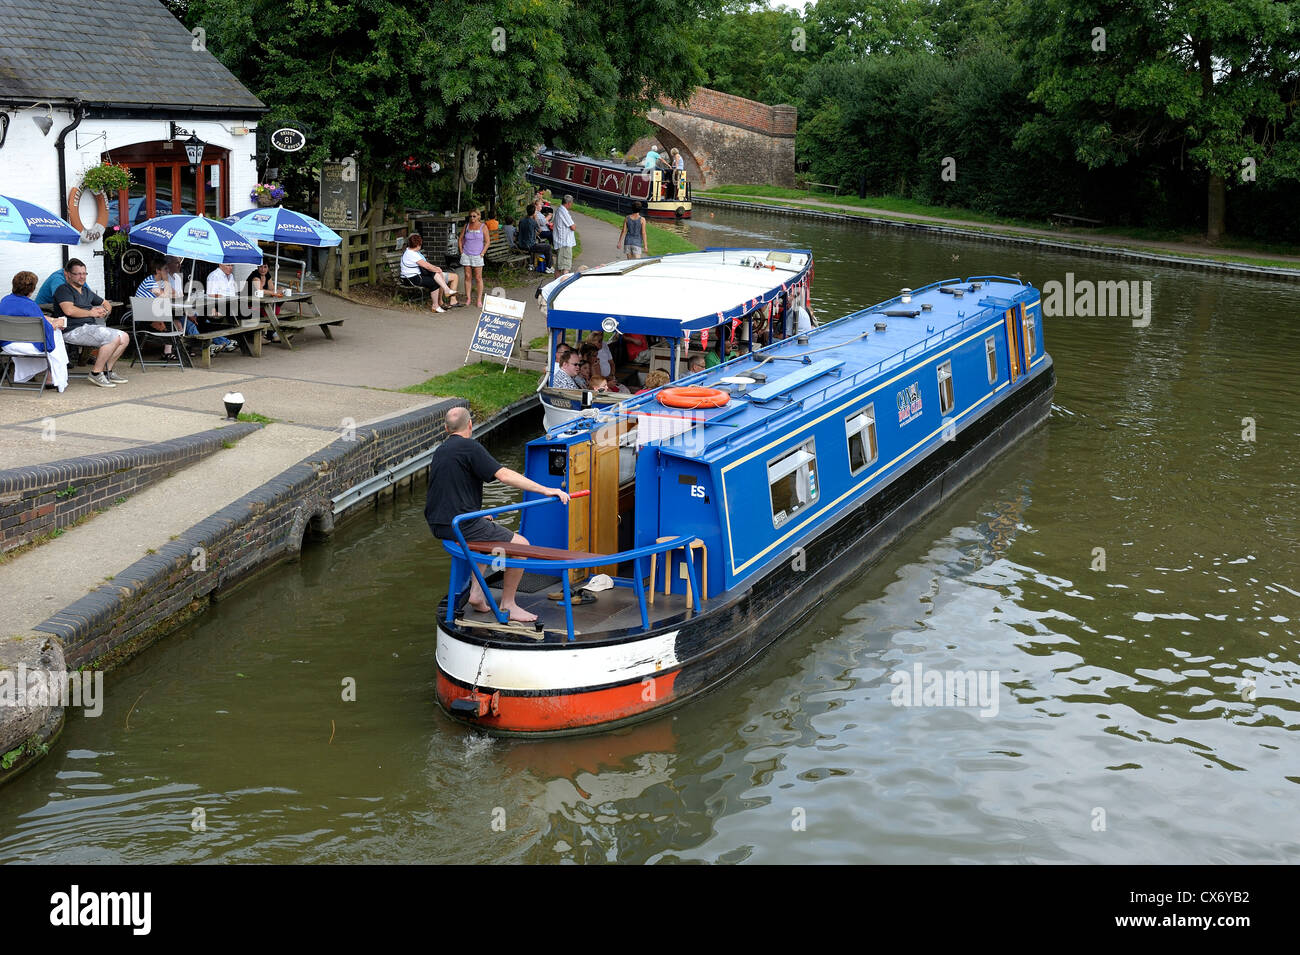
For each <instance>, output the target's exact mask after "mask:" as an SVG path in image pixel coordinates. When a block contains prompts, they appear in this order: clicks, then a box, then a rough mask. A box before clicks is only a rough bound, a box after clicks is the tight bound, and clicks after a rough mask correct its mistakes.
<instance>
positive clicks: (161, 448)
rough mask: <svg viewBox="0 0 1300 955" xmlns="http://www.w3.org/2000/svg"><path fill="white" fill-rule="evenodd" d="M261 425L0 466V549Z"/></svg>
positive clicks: (139, 487) (63, 523) (101, 505)
mask: <svg viewBox="0 0 1300 955" xmlns="http://www.w3.org/2000/svg"><path fill="white" fill-rule="evenodd" d="M259 427H260V426H259V425H256V424H250V423H248V422H241V423H237V424H231V425H229V426H227V427H223V428H213V429H212V430H210V431H201V432H199V433H198V434H189V435H185V436H184V437H180V438H175V439H173V440H171V441H160V442H158V443H156V444H148V445H143V446H141V447H138V448H131V449H129V450H125V451H105V452H103V453H101V454H89V455H86V456H85V457H80V458H69V459H68V460H66V461H55V462H53V463H51V464H32V465H28V466H26V467H20V468H6V469H4V470H0V553H4V552H5V551H10V550H13V549H14V548H15V547H21V546H22V545H23V544H26V543H29V542H30V541H33V540H35V539H36V538H38V537H42V536H44V535H46V534H49V533H51V532H52V531H54V530H55V529H57V528H61V527H69V526H71V525H73V524H75V523H77V522H78V521H80V520H82V519H83V518H85V517H89V516H90V515H91V514H92V513H94V512H95V511H99V510H104V509H105V508H108V507H110V506H112V504H113V502H114V501H116V500H118V499H119V498H123V497H129V496H130V495H132V494H134V493H136V492H137V491H143V490H144V489H145V488H147V487H149V486H150V485H151V484H155V483H157V482H158V481H160V480H163V479H165V478H167V477H170V476H171V475H172V474H173V473H175V472H176V471H178V470H180V469H181V468H183V467H187V466H189V465H191V464H193V463H194V462H196V461H198V460H199V459H200V458H203V457H206V456H207V455H209V454H211V453H212V452H214V451H217V450H219V449H220V448H221V447H222V446H223V443H225V442H229V441H235V440H238V439H239V438H242V437H243V436H244V435H246V434H251V433H252V432H254V431H256V430H257V429H258V428H259Z"/></svg>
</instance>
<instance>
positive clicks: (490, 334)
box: [465, 295, 524, 373]
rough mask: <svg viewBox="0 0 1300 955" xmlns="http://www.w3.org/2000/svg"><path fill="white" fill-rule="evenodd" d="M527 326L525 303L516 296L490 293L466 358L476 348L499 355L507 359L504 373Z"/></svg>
mask: <svg viewBox="0 0 1300 955" xmlns="http://www.w3.org/2000/svg"><path fill="white" fill-rule="evenodd" d="M523 327H524V303H523V302H516V301H515V300H514V299H509V298H502V297H500V296H497V295H488V296H486V297H485V298H484V299H483V311H482V313H481V314H480V315H479V317H478V324H477V325H476V326H475V327H474V336H473V337H472V338H471V339H470V342H469V351H467V352H465V361H469V356H470V355H471V354H473V353H474V352H478V354H480V355H487V356H488V357H489V358H496V359H499V360H501V361H502V362H504V363H505V368H502V369H501V371H502V373H504V372H505V370H506V368H509V367H510V358H511V356H512V355H513V354H514V350H515V345H516V344H517V343H518V341H519V333H520V332H521V331H522V330H523Z"/></svg>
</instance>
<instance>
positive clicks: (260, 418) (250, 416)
mask: <svg viewBox="0 0 1300 955" xmlns="http://www.w3.org/2000/svg"><path fill="white" fill-rule="evenodd" d="M236 420H239V421H252V422H255V423H256V424H273V423H274V422H275V419H274V418H268V417H267V416H266V415H263V414H258V413H257V412H256V411H241V412H239V417H238V418H237V419H236Z"/></svg>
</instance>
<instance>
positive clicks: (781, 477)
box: [767, 441, 818, 527]
mask: <svg viewBox="0 0 1300 955" xmlns="http://www.w3.org/2000/svg"><path fill="white" fill-rule="evenodd" d="M767 486H768V490H769V491H770V492H771V495H772V524H773V525H774V526H776V527H780V526H781V525H782V524H784V523H785V522H786V521H788V520H789V519H790V518H791V517H793V516H794V515H795V514H797V513H799V511H801V510H803V509H804V508H805V507H807V506H808V505H809V504H811V503H813V501H815V500H817V494H818V488H817V450H816V448H815V447H814V446H813V442H811V441H808V442H806V443H804V444H801V445H799V447H797V448H795V449H794V450H792V451H787V452H785V453H784V454H782V455H780V456H779V457H777V458H774V459H773V460H771V461H769V462H768V464H767Z"/></svg>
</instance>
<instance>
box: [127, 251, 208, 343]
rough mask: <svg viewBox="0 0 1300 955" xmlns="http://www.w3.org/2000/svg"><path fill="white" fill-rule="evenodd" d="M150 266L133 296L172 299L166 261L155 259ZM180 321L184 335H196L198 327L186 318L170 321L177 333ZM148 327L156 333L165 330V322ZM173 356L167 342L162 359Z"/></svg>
mask: <svg viewBox="0 0 1300 955" xmlns="http://www.w3.org/2000/svg"><path fill="white" fill-rule="evenodd" d="M152 265H153V268H152V270H151V271H150V273H149V274H148V275H146V276H145V277H144V281H143V282H141V283H140V285H139V286H138V287H137V288H136V290H135V294H136V295H137V296H139V297H140V298H166V299H170V298H174V297H175V290H174V289H173V288H172V283H171V275H170V272H169V270H168V268H167V260H166V259H163V258H159V259H155V260H154V261H153V263H152ZM182 321H183V322H184V326H183V327H184V330H185V334H187V335H197V334H198V333H199V329H198V326H197V325H195V324H194V323H193V322H191V321H190V320H189V319H188V318H186V319H180V318H174V319H173V320H172V327H173V328H175V329H176V330H177V331H180V330H181V328H182ZM149 327H150V328H152V329H153V330H154V331H156V332H163V331H166V330H167V325H166V323H165V322H150V323H149ZM174 354H175V352H174V351H173V349H172V343H171V342H168V343H167V344H166V345H164V346H163V358H168V359H169V358H171V357H173V355H174Z"/></svg>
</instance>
